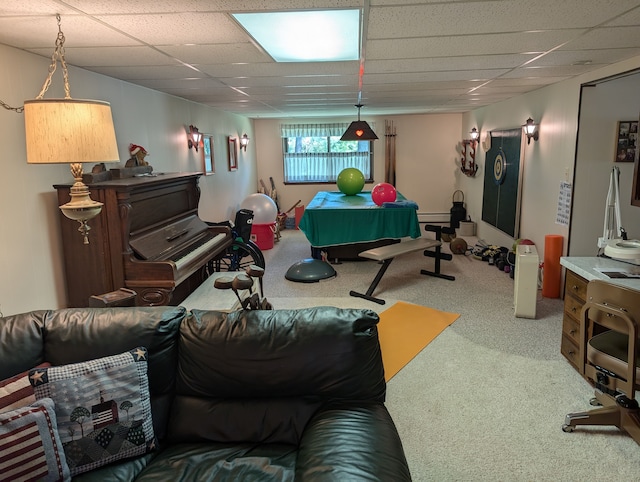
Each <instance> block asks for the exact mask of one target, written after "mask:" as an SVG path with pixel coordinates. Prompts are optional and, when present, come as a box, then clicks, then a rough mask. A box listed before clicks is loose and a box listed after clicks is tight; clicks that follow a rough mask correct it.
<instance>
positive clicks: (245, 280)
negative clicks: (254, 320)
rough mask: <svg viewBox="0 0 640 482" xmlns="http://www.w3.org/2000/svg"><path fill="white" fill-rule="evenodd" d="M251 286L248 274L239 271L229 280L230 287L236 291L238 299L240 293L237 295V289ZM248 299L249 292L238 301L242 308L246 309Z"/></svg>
mask: <svg viewBox="0 0 640 482" xmlns="http://www.w3.org/2000/svg"><path fill="white" fill-rule="evenodd" d="M252 287H253V278H251V277H250V276H249V275H247V274H244V273H240V274H239V275H236V277H235V278H233V281H232V282H231V289H232V290H233V291H235V292H236V296H238V299H240V295H238V291H240V290H250V289H251V288H252ZM250 301H251V294H249V296H247V297H246V298H245V299H244V301H241V302H240V304H241V305H242V308H243V309H246V308H247V306H248V305H249V303H250Z"/></svg>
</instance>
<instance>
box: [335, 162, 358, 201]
mask: <svg viewBox="0 0 640 482" xmlns="http://www.w3.org/2000/svg"><path fill="white" fill-rule="evenodd" d="M336 183H337V184H338V189H340V192H342V193H343V194H346V195H347V196H355V195H356V194H358V193H359V192H360V191H362V188H363V187H364V174H362V171H361V170H360V169H356V168H355V167H347V168H346V169H343V170H342V171H340V174H338V179H337V181H336Z"/></svg>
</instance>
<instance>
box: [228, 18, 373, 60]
mask: <svg viewBox="0 0 640 482" xmlns="http://www.w3.org/2000/svg"><path fill="white" fill-rule="evenodd" d="M233 17H234V18H235V19H236V20H237V21H238V22H239V23H240V25H242V27H243V28H244V29H245V30H246V31H247V32H248V33H249V35H251V36H252V37H253V38H254V39H255V41H256V42H257V43H258V44H259V45H260V46H262V48H263V49H264V50H265V51H266V52H267V53H268V54H269V55H271V57H273V59H274V60H275V61H276V62H331V61H346V60H358V59H359V58H360V10H359V9H353V10H322V11H319V10H317V11H302V12H265V13H234V14H233Z"/></svg>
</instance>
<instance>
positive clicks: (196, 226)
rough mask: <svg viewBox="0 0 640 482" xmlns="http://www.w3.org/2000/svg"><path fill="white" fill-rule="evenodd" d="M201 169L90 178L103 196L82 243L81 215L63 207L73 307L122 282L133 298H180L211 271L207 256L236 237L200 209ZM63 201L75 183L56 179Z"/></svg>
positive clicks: (165, 301) (96, 194) (97, 196)
mask: <svg viewBox="0 0 640 482" xmlns="http://www.w3.org/2000/svg"><path fill="white" fill-rule="evenodd" d="M200 176H201V173H174V174H158V175H156V176H148V177H147V176H145V177H132V178H126V179H114V180H109V181H104V182H97V183H93V184H89V190H90V191H91V198H92V199H94V200H95V201H100V202H102V203H104V206H103V207H102V212H101V213H100V214H99V215H98V216H96V217H95V218H93V219H92V220H90V221H89V226H90V228H91V231H90V232H89V244H83V237H82V235H81V234H80V233H79V232H78V227H79V224H78V222H77V221H72V220H70V219H67V218H66V217H65V216H64V215H63V214H62V212H61V213H60V225H61V232H62V248H63V250H64V267H65V277H66V284H67V304H68V306H69V307H86V306H89V298H90V297H91V296H92V295H100V294H104V293H109V292H111V291H115V290H117V289H119V288H129V289H132V290H134V291H135V292H136V293H137V296H136V305H138V306H152V305H178V304H180V302H181V301H183V300H184V299H185V298H186V297H187V296H189V294H190V293H192V292H193V291H194V290H195V289H196V288H197V287H198V286H200V284H201V283H202V282H203V281H204V280H205V279H206V277H207V275H208V273H207V265H208V263H209V261H211V260H212V259H214V258H216V257H217V256H219V255H220V254H221V253H223V252H224V251H225V249H226V248H227V247H228V246H229V245H230V244H231V241H232V239H231V232H230V230H229V228H227V227H218V226H215V227H214V226H209V225H208V224H207V223H205V222H204V221H203V220H202V219H200V218H199V217H198V201H199V199H200V188H199V187H198V181H199V178H200ZM54 187H55V188H56V189H57V191H58V203H59V204H60V205H61V204H64V203H66V202H68V201H69V199H70V197H69V188H70V187H71V185H70V184H65V185H55V186H54Z"/></svg>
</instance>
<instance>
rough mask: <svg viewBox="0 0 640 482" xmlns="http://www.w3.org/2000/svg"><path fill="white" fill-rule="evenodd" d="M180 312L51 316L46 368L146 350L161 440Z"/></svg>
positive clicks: (78, 311)
mask: <svg viewBox="0 0 640 482" xmlns="http://www.w3.org/2000/svg"><path fill="white" fill-rule="evenodd" d="M185 313H186V310H185V308H183V307H174V306H157V307H136V308H97V309H95V308H94V309H91V308H81V309H75V308H72V309H64V310H57V311H52V312H49V313H48V314H47V317H46V320H45V321H46V328H45V335H46V336H45V345H44V351H45V358H44V359H45V360H47V361H49V362H51V364H52V365H66V364H69V363H78V362H81V361H85V360H91V359H93V358H100V357H105V356H110V355H116V354H119V353H122V352H124V351H127V350H131V349H133V348H135V347H137V346H144V347H146V348H147V350H148V352H149V359H148V379H149V391H150V393H151V410H152V412H153V425H154V432H155V434H156V436H157V437H158V438H159V439H160V440H162V439H163V438H164V437H165V433H166V425H167V417H168V414H169V408H170V406H171V402H172V400H173V393H174V387H175V379H176V377H175V374H176V365H177V363H178V361H177V360H178V332H179V327H180V322H181V321H182V319H183V317H184V316H185ZM34 365H35V364H34ZM34 365H31V366H34ZM27 368H30V367H25V369H27Z"/></svg>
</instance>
